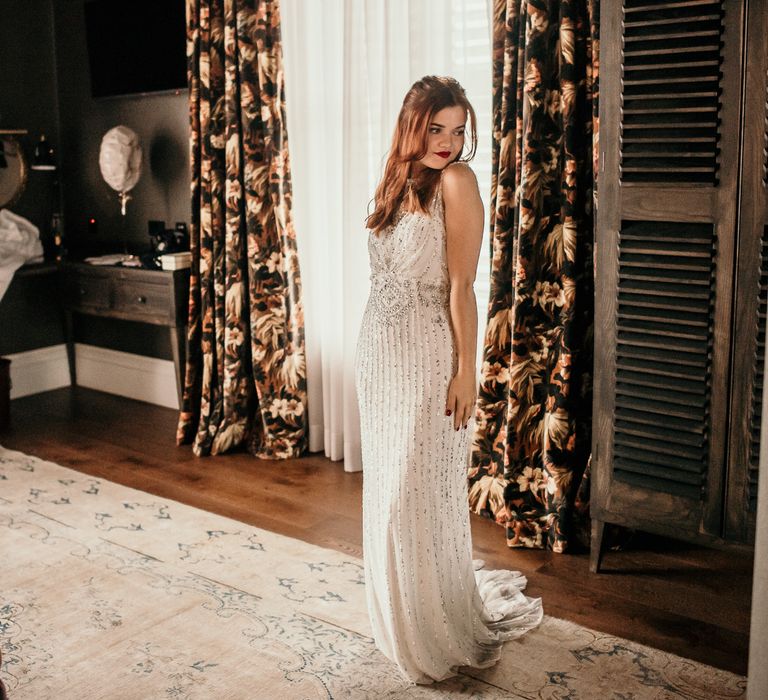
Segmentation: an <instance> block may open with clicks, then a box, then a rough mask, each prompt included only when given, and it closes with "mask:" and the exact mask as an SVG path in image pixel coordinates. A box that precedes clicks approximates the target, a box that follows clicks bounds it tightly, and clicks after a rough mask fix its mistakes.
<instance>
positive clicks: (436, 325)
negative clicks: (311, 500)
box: [355, 76, 543, 684]
mask: <svg viewBox="0 0 768 700" xmlns="http://www.w3.org/2000/svg"><path fill="white" fill-rule="evenodd" d="M467 120H469V122H470V126H471V148H470V149H469V152H468V153H467V155H466V156H465V158H463V159H462V155H463V151H464V142H465V137H464V131H465V125H466V123H467ZM476 140H477V139H476V135H475V114H474V111H473V109H472V106H471V105H470V104H469V102H468V100H467V98H466V96H465V93H464V90H463V89H462V88H461V86H460V85H459V84H458V82H456V81H455V80H453V79H452V78H441V77H435V76H426V77H424V78H422V79H421V80H419V81H417V82H416V83H415V84H414V85H413V86H412V87H411V89H410V90H409V91H408V94H407V95H406V96H405V99H404V101H403V106H402V109H401V111H400V115H399V117H398V121H397V126H396V128H395V134H394V138H393V142H392V148H391V150H390V153H389V156H388V159H387V164H386V166H385V171H384V176H383V178H382V181H381V183H380V184H379V186H378V188H377V190H376V196H375V202H374V203H375V209H374V211H373V213H372V214H371V215H370V216H369V217H368V219H367V226H368V229H369V234H368V252H369V257H370V266H371V292H370V296H369V298H368V303H367V306H366V308H365V313H364V315H363V321H362V325H361V328H360V335H359V337H358V342H357V348H356V353H355V382H356V389H357V396H358V402H359V408H360V423H361V437H362V457H363V559H364V570H365V585H366V596H367V602H368V613H369V616H370V621H371V626H372V628H373V635H374V639H375V642H376V645H377V647H378V648H379V649H380V650H381V651H382V652H383V653H384V655H385V656H387V657H388V658H389V659H390V660H391V661H393V662H394V663H396V664H397V665H398V667H399V668H400V670H401V671H402V672H403V673H404V674H405V675H406V676H407V677H408V678H410V679H411V680H413V681H415V682H416V683H425V684H426V683H432V682H434V681H439V680H443V679H445V678H448V677H451V676H454V675H456V674H457V668H458V667H459V666H472V667H475V668H485V667H488V666H491V665H493V664H494V663H495V662H496V661H497V660H498V659H499V657H500V655H501V645H502V643H503V642H504V641H506V640H509V639H514V638H516V637H519V636H521V635H522V634H524V633H525V632H527V631H528V630H530V629H531V628H533V627H535V626H536V625H538V624H539V623H540V622H541V619H542V616H543V613H542V607H541V600H540V599H539V598H528V597H526V596H525V595H524V594H523V593H522V589H523V588H525V585H526V579H525V577H524V576H522V575H521V574H520V573H519V572H516V571H507V570H497V571H488V570H485V569H482V568H481V569H479V570H477V571H475V567H474V566H473V560H472V541H471V532H470V525H469V507H468V504H467V466H468V455H469V431H468V430H467V425H468V424H469V422H470V420H471V419H472V417H473V415H474V405H475V399H476V393H475V392H476V387H477V374H476V367H475V353H476V340H475V338H476V335H477V310H476V308H477V307H476V301H475V294H474V289H473V282H474V279H475V273H476V270H477V261H478V257H479V252H480V245H481V240H482V229H483V205H482V202H481V199H480V194H479V191H478V187H477V180H476V179H475V176H474V173H473V172H472V170H471V169H470V168H469V166H468V165H466V164H465V163H464V162H461V161H462V160H469V159H471V157H472V156H473V155H474V152H475V149H476ZM478 564H482V562H478Z"/></svg>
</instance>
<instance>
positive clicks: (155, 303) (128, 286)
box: [113, 280, 169, 320]
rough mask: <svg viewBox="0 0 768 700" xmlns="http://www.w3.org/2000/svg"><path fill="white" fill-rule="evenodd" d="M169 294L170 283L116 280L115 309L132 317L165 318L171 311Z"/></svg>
mask: <svg viewBox="0 0 768 700" xmlns="http://www.w3.org/2000/svg"><path fill="white" fill-rule="evenodd" d="M168 295H169V290H168V285H165V284H147V283H146V282H129V281H126V280H116V281H115V289H114V302H113V310H114V311H115V312H117V313H120V314H128V315H130V316H132V317H135V316H148V317H152V318H158V317H161V318H165V317H167V316H168V313H169V312H168V308H169V300H168V299H169V297H168ZM136 320H139V319H138V318H137V319H136Z"/></svg>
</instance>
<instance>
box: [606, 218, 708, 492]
mask: <svg viewBox="0 0 768 700" xmlns="http://www.w3.org/2000/svg"><path fill="white" fill-rule="evenodd" d="M713 259H714V235H713V229H712V226H711V225H707V224H683V223H667V222H624V223H623V225H622V228H621V232H620V236H619V294H618V318H617V329H618V344H617V351H616V352H617V355H616V419H615V422H614V431H613V443H614V460H613V470H614V478H616V479H617V480H619V481H624V482H627V483H631V484H636V485H638V486H643V487H645V488H649V489H655V490H660V491H664V492H666V493H672V494H676V495H679V496H685V497H687V498H693V499H699V498H701V493H702V487H703V485H704V481H705V474H706V470H707V449H708V444H707V443H708V434H709V415H708V414H709V397H710V396H709V395H710V357H711V351H712V302H713V277H714V263H713Z"/></svg>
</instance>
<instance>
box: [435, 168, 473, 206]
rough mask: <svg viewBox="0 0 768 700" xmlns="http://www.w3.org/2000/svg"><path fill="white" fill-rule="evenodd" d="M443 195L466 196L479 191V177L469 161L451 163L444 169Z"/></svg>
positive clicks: (450, 197) (452, 196) (451, 196)
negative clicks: (468, 163)
mask: <svg viewBox="0 0 768 700" xmlns="http://www.w3.org/2000/svg"><path fill="white" fill-rule="evenodd" d="M442 178H443V195H444V196H445V197H446V198H448V199H453V198H459V199H461V198H464V197H468V196H471V195H472V194H474V193H476V192H478V186H477V177H475V173H474V171H473V170H472V168H470V167H469V165H467V163H451V164H449V165H447V166H446V167H445V168H444V170H443V175H442Z"/></svg>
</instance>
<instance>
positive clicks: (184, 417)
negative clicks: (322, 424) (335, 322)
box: [177, 0, 307, 459]
mask: <svg viewBox="0 0 768 700" xmlns="http://www.w3.org/2000/svg"><path fill="white" fill-rule="evenodd" d="M281 51H282V49H281V40H280V12H279V3H278V2H277V1H276V0H260V1H259V0H188V2H187V59H188V76H189V86H190V102H189V106H190V131H191V134H190V149H191V153H190V163H191V168H192V172H191V181H192V183H191V197H192V217H191V224H192V225H191V249H192V269H191V275H190V296H189V301H190V305H189V332H188V352H187V358H188V359H187V370H186V381H185V388H184V397H183V402H182V411H181V415H180V418H179V425H178V430H177V442H178V443H179V444H181V443H188V442H192V443H193V450H194V452H195V454H197V455H208V454H220V453H223V452H226V451H227V450H230V449H232V448H233V447H236V446H237V445H241V444H243V445H246V446H247V447H248V449H249V451H250V452H251V453H252V454H254V455H255V456H257V457H260V458H267V459H282V458H290V457H296V456H299V455H301V454H302V453H304V452H305V451H306V448H307V428H306V413H307V412H306V403H307V401H306V373H305V360H304V325H303V309H302V301H301V275H300V270H299V265H298V259H297V256H296V238H295V232H294V230H293V223H292V221H291V179H290V177H291V176H290V160H289V157H288V142H287V138H286V130H285V98H284V89H283V72H282V55H281Z"/></svg>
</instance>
